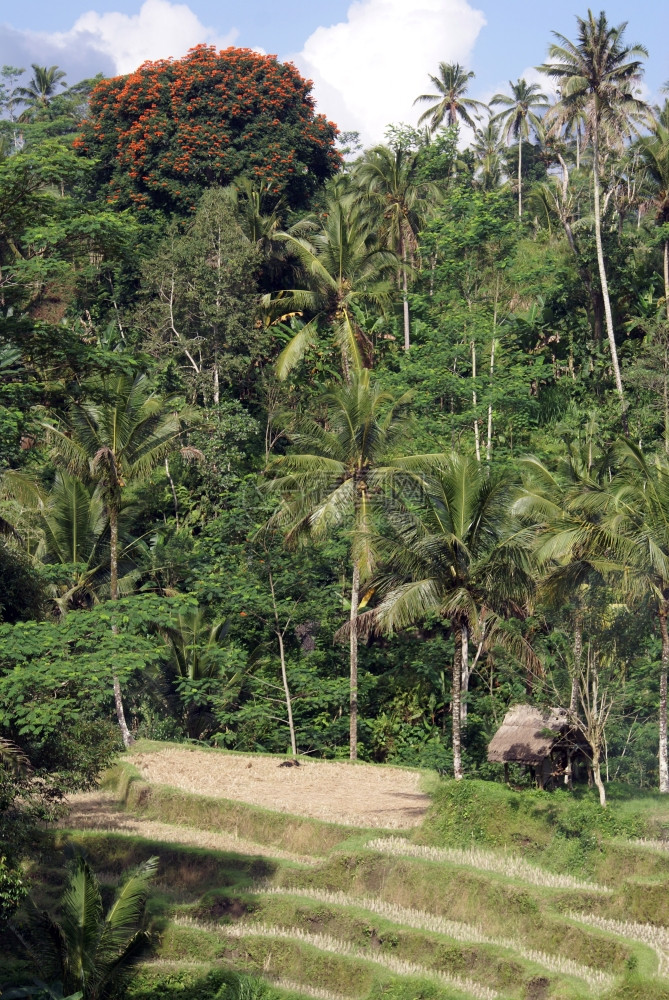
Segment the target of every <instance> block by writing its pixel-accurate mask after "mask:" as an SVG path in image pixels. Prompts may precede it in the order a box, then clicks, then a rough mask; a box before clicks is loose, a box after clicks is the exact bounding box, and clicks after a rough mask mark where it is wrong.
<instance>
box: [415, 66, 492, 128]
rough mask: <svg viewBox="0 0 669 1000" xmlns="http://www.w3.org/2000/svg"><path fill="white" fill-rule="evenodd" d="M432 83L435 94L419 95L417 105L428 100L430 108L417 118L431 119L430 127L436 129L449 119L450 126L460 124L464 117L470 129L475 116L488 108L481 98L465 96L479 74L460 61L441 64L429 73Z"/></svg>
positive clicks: (424, 120) (421, 122)
mask: <svg viewBox="0 0 669 1000" xmlns="http://www.w3.org/2000/svg"><path fill="white" fill-rule="evenodd" d="M428 75H429V77H430V81H431V83H432V86H433V87H434V89H435V91H436V93H432V94H420V96H419V97H417V98H416V100H415V101H414V104H425V103H427V102H429V103H430V104H431V105H432V106H431V107H429V108H428V109H427V110H426V111H424V112H423V114H422V115H421V116H420V118H419V119H418V124H419V125H422V124H423V122H429V123H430V128H431V130H432V131H433V132H434V131H436V129H438V128H439V126H440V125H441V124H442V123H443V122H444V120H446V122H447V124H448V125H451V126H453V125H457V123H458V119H461V120H462V121H463V122H465V123H466V124H467V125H469V126H470V127H471V128H475V125H474V119H473V118H472V113H473V114H474V115H475V117H479V116H477V115H476V112H477V111H478V110H479V109H480V110H481V111H485V110H486V105H485V104H483V102H482V101H475V100H473V98H471V97H465V94H466V93H467V89H468V87H469V81H470V80H473V79H474V76H475V75H476V74H475V73H474V72H473V70H469V71H467V70H466V69H465V68H464V67H463V66H461V65H460V63H445V62H440V63H439V71H438V75H437V76H434V75H433V74H432V73H429V74H428Z"/></svg>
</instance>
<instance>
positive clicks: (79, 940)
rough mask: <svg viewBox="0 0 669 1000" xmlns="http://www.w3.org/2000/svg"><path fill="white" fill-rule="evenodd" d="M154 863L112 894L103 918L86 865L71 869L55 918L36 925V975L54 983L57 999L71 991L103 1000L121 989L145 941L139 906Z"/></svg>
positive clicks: (95, 883)
mask: <svg viewBox="0 0 669 1000" xmlns="http://www.w3.org/2000/svg"><path fill="white" fill-rule="evenodd" d="M157 869H158V858H157V857H153V858H149V859H148V860H147V861H145V862H144V863H143V864H141V865H140V866H139V868H137V870H136V871H135V872H134V873H133V874H132V875H131V876H130V877H129V878H128V879H127V880H126V881H125V882H124V883H123V885H122V886H121V887H120V889H118V890H117V892H116V895H115V898H114V900H113V901H112V903H111V905H110V907H109V909H108V910H107V912H106V913H105V912H104V910H103V901H102V892H101V890H100V885H99V883H98V880H97V878H96V877H95V875H94V873H93V871H92V869H91V868H90V866H89V864H88V862H87V861H85V860H84V858H82V857H78V858H76V859H75V860H74V861H73V862H72V864H71V866H70V873H69V878H68V882H67V885H66V887H65V891H64V893H63V895H62V898H61V901H60V912H59V914H58V916H57V917H55V916H52V915H51V914H49V913H46V912H45V913H43V914H42V915H41V918H40V920H39V930H40V932H41V933H40V949H39V954H38V955H36V956H35V958H36V960H37V961H38V962H39V968H40V970H42V969H43V970H45V973H46V975H47V977H49V978H54V979H57V980H58V981H59V982H60V984H61V985H62V990H63V996H68V994H73V993H74V992H75V991H76V992H77V993H78V994H79V995H80V996H81V997H82V1000H103V998H105V997H108V996H109V995H110V994H111V993H112V991H113V990H114V989H115V988H116V989H117V988H118V987H119V985H121V984H122V982H123V979H124V977H125V975H126V974H127V973H128V972H129V970H130V968H131V967H132V966H133V965H134V964H135V963H136V962H137V961H138V960H139V958H140V956H141V953H142V951H143V950H144V949H145V947H146V944H147V943H148V940H149V937H148V934H147V932H146V931H145V930H143V929H141V927H140V925H141V923H142V918H143V913H144V905H145V901H146V897H147V893H148V890H149V885H150V882H151V879H152V878H153V877H154V876H155V874H156V871H157Z"/></svg>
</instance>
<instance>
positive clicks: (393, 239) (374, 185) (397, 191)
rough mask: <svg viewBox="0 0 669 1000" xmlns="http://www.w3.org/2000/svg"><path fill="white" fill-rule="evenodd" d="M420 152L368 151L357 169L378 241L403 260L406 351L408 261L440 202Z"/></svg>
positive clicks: (407, 341)
mask: <svg viewBox="0 0 669 1000" xmlns="http://www.w3.org/2000/svg"><path fill="white" fill-rule="evenodd" d="M419 170H420V155H419V153H418V152H417V151H415V150H409V149H406V148H404V147H402V146H397V147H396V148H395V149H390V148H389V147H388V146H377V147H376V148H374V149H371V150H369V152H368V153H367V154H366V155H365V157H364V159H362V160H361V161H360V164H359V166H358V167H357V168H356V170H355V175H354V181H355V182H356V183H357V184H358V185H359V187H360V196H359V198H361V199H364V205H365V206H366V208H367V210H368V211H369V212H370V213H371V215H372V217H373V218H374V217H375V218H376V220H377V222H378V230H377V231H378V234H379V241H380V242H381V243H382V244H383V245H385V246H386V247H387V248H388V249H389V250H392V251H393V252H394V253H395V254H397V257H398V259H399V261H400V262H401V265H400V271H401V281H402V304H403V318H404V350H405V351H408V350H409V347H410V346H411V341H410V319H409V288H408V269H409V262H410V261H412V262H413V260H414V257H415V255H416V253H417V251H418V233H419V231H420V229H421V228H422V226H423V225H424V224H425V222H426V220H427V219H428V218H429V215H430V213H431V211H433V209H434V208H435V206H436V205H437V204H438V202H439V197H440V195H439V188H438V187H437V185H436V184H433V183H431V182H430V181H426V180H424V179H422V178H421V176H420V173H419Z"/></svg>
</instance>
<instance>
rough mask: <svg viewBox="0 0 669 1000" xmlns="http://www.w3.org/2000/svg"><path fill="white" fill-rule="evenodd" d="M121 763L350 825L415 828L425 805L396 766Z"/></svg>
mask: <svg viewBox="0 0 669 1000" xmlns="http://www.w3.org/2000/svg"><path fill="white" fill-rule="evenodd" d="M127 759H128V760H129V761H130V762H131V763H132V764H134V765H135V767H137V769H138V770H139V772H140V774H141V776H142V778H143V779H144V780H145V781H150V782H152V783H156V784H159V785H169V786H171V787H172V788H180V789H182V790H183V791H186V792H191V793H194V794H197V795H208V796H213V797H217V798H223V799H234V800H236V801H239V802H248V803H250V804H251V805H256V806H264V807H265V808H267V809H273V810H276V811H278V812H285V813H292V814H293V815H295V816H310V817H312V818H313V819H319V820H326V821H330V822H333V823H344V824H351V825H354V826H366V827H378V828H381V829H386V830H388V829H408V828H410V827H414V826H419V825H420V823H421V822H422V820H423V818H424V816H425V812H426V810H427V807H428V805H429V801H430V800H429V798H428V796H427V795H425V794H424V793H423V792H422V791H421V790H420V775H419V774H418V773H417V772H415V771H405V770H402V769H401V768H395V767H387V768H386V767H378V766H373V765H370V766H366V765H364V764H355V765H353V764H348V763H346V762H343V761H341V762H340V761H317V760H309V759H302V760H301V761H300V766H299V767H282V766H281V764H280V762H279V761H278V760H277V758H276V757H260V756H242V755H237V754H224V753H207V752H203V751H201V750H195V749H191V748H186V747H170V748H167V749H165V750H160V751H157V752H154V753H136V754H132V755H130V756H129V757H128V758H127Z"/></svg>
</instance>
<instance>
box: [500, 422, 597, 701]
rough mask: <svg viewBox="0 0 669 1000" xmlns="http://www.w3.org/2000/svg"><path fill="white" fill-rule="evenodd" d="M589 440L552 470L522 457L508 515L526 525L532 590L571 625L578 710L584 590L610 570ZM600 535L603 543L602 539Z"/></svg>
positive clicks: (573, 696)
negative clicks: (566, 612) (535, 574)
mask: <svg viewBox="0 0 669 1000" xmlns="http://www.w3.org/2000/svg"><path fill="white" fill-rule="evenodd" d="M595 458H596V456H595V455H594V454H593V443H592V440H590V441H589V442H588V444H587V446H586V449H585V451H584V452H582V451H579V449H578V447H577V446H576V445H572V446H571V447H570V449H569V453H568V454H567V455H566V456H565V457H564V459H563V460H562V461H561V462H560V463H559V465H558V468H557V470H555V471H552V470H550V469H549V468H548V467H547V466H546V465H544V463H543V462H541V461H540V460H539V459H537V458H535V457H533V456H528V457H526V458H525V459H523V462H522V465H523V473H524V488H523V491H522V493H521V495H520V496H519V497H518V499H517V500H516V502H515V504H514V508H513V509H514V514H516V516H518V517H519V518H520V519H521V520H522V521H523V522H524V523H527V524H529V525H531V527H532V533H533V534H534V539H533V557H534V560H535V562H536V565H537V568H538V570H539V572H540V574H541V576H540V579H539V581H538V593H539V596H540V598H541V599H542V600H544V601H545V602H546V603H547V604H549V605H552V606H553V607H555V608H562V609H564V608H569V606H570V605H571V608H570V616H571V619H572V628H573V645H572V655H573V662H572V670H571V696H570V710H571V711H572V713H574V714H576V712H577V709H578V694H579V678H581V677H582V669H581V665H582V660H581V657H582V652H583V621H584V611H585V603H586V598H587V595H588V593H589V592H590V591H591V588H593V587H595V586H602V585H603V584H604V582H605V579H606V577H607V576H608V575H610V572H611V568H612V567H611V561H610V559H606V558H603V556H602V555H601V552H600V551H598V550H601V549H602V547H605V543H606V536H603V535H602V528H601V522H602V517H603V514H604V512H605V511H606V507H607V493H606V489H607V486H608V483H607V482H606V477H605V472H604V469H603V467H602V463H601V461H600V459H599V456H597V461H595ZM603 537H604V545H602V539H603Z"/></svg>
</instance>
